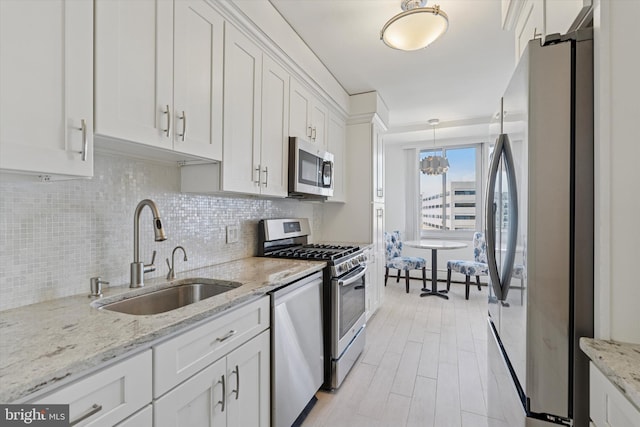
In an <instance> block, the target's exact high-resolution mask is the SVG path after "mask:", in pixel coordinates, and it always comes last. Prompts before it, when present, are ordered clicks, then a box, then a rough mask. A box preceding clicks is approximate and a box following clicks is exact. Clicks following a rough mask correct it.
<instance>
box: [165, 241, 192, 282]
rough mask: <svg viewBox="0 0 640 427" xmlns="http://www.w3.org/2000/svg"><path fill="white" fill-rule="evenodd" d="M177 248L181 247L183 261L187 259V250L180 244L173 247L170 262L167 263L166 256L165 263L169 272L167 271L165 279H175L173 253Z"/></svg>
mask: <svg viewBox="0 0 640 427" xmlns="http://www.w3.org/2000/svg"><path fill="white" fill-rule="evenodd" d="M178 249H182V253H183V254H184V258H183V260H184V261H188V260H187V251H186V250H185V249H184V248H183V247H182V246H176V247H175V248H173V252H171V264H169V258H167V265H168V266H169V273H167V279H175V278H176V270H175V255H176V251H177V250H178Z"/></svg>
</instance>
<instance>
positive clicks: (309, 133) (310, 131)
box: [307, 126, 313, 138]
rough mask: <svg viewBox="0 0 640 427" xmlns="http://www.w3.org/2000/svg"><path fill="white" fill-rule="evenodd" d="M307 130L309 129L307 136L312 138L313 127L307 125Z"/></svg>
mask: <svg viewBox="0 0 640 427" xmlns="http://www.w3.org/2000/svg"><path fill="white" fill-rule="evenodd" d="M307 130H308V131H309V132H307V136H308V137H309V138H311V135H312V134H313V129H312V128H311V126H309V127H307Z"/></svg>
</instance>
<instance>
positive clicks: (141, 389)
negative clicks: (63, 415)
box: [34, 350, 151, 426]
mask: <svg viewBox="0 0 640 427" xmlns="http://www.w3.org/2000/svg"><path fill="white" fill-rule="evenodd" d="M150 402H151V350H147V351H145V352H144V353H142V354H139V355H137V356H133V357H131V358H129V359H127V360H124V361H122V362H120V363H117V364H115V365H113V366H110V367H108V368H106V369H104V370H102V371H99V372H97V373H95V374H92V375H90V376H88V377H86V378H84V379H81V380H79V381H76V382H75V383H72V384H70V385H68V386H65V387H62V388H61V389H59V390H57V391H54V392H53V393H51V394H49V395H47V396H45V397H43V398H42V399H40V400H39V401H37V402H34V403H42V404H69V419H70V420H71V422H72V423H73V422H74V421H76V420H78V419H79V418H84V419H83V420H82V421H81V422H79V423H78V424H76V425H77V426H106V425H115V424H116V423H117V422H119V421H121V420H123V419H125V418H126V417H128V416H129V415H131V414H133V413H134V412H136V411H137V410H138V409H140V408H142V407H143V406H144V405H146V404H148V403H150ZM89 414H91V415H89Z"/></svg>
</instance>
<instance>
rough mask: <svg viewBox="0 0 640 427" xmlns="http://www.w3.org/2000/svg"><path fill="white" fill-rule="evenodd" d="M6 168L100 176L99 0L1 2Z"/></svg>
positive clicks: (1, 121)
mask: <svg viewBox="0 0 640 427" xmlns="http://www.w3.org/2000/svg"><path fill="white" fill-rule="evenodd" d="M0 111H1V114H0V169H4V170H11V171H19V172H29V173H39V174H45V175H48V174H52V175H65V176H82V177H87V176H92V175H93V137H92V135H93V2H91V1H82V2H81V1H55V2H53V1H26V0H2V1H0Z"/></svg>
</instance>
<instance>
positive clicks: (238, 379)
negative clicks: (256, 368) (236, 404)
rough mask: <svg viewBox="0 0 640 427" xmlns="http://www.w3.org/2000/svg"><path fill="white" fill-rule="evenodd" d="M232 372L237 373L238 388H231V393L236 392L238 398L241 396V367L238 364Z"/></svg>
mask: <svg viewBox="0 0 640 427" xmlns="http://www.w3.org/2000/svg"><path fill="white" fill-rule="evenodd" d="M231 374H236V389H235V390H231V393H235V394H236V400H238V398H239V397H240V368H239V367H238V365H236V369H234V370H233V371H232V372H231Z"/></svg>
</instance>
